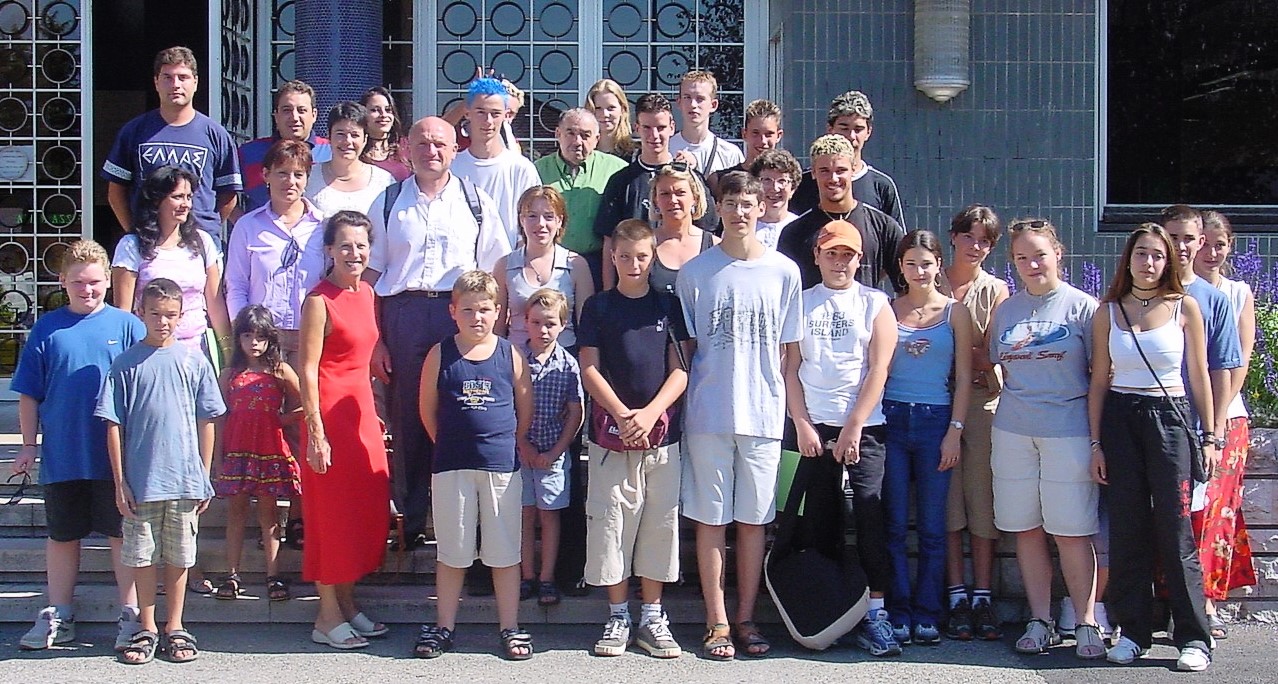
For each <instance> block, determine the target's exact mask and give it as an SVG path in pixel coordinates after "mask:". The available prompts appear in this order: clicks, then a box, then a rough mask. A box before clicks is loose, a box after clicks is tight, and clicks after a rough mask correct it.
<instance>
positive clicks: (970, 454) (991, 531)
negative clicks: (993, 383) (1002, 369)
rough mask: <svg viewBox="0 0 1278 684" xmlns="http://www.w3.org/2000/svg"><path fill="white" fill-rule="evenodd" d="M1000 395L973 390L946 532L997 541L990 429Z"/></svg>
mask: <svg viewBox="0 0 1278 684" xmlns="http://www.w3.org/2000/svg"><path fill="white" fill-rule="evenodd" d="M996 408H998V395H997V394H995V395H993V396H990V395H989V394H988V393H987V392H986V390H985V389H984V388H981V387H975V386H974V387H972V402H971V404H970V405H969V407H968V410H967V417H966V418H964V419H963V441H962V445H963V455H962V458H960V459H959V462H958V465H955V466H954V469H953V470H951V471H950V472H951V475H950V498H949V501H948V503H947V504H946V530H948V531H950V532H958V531H959V530H967V531H968V532H969V533H971V534H973V535H975V536H977V537H980V538H982V539H998V528H997V527H995V526H994V472H993V470H991V468H990V452H991V451H992V449H993V446H992V445H991V444H990V428H991V426H992V425H993V423H994V410H995V409H996Z"/></svg>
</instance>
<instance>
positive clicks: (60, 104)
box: [40, 97, 76, 132]
mask: <svg viewBox="0 0 1278 684" xmlns="http://www.w3.org/2000/svg"><path fill="white" fill-rule="evenodd" d="M75 114H76V112H75V103H74V102H72V101H70V100H68V99H67V98H65V97H54V98H50V99H49V100H48V101H46V102H45V103H44V106H43V107H41V108H40V118H41V119H42V120H43V121H44V125H46V126H48V127H49V129H50V130H53V131H58V132H62V131H66V130H69V129H70V128H71V127H72V126H74V125H75Z"/></svg>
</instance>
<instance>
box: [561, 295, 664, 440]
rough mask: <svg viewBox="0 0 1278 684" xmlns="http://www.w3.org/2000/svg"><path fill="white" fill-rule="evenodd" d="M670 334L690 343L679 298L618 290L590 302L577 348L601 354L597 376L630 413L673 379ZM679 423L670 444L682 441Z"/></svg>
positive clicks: (578, 328) (644, 403) (593, 298)
mask: <svg viewBox="0 0 1278 684" xmlns="http://www.w3.org/2000/svg"><path fill="white" fill-rule="evenodd" d="M671 330H673V331H674V338H675V339H676V340H686V339H688V330H687V327H686V325H685V324H684V320H683V311H682V309H680V307H679V299H678V298H677V297H675V296H673V295H669V294H666V293H664V292H657V291H656V290H655V289H649V290H648V294H646V295H644V296H642V297H638V298H635V299H631V298H630V297H627V296H625V295H623V294H621V293H620V292H618V291H617V290H616V289H615V288H614V289H611V290H605V291H604V292H600V293H598V294H596V295H594V296H593V297H591V298H590V299H588V300H586V305H585V307H584V308H583V309H582V312H581V322H580V323H578V325H577V343H578V344H580V345H581V346H582V347H594V348H596V349H598V350H599V371H600V372H601V373H602V374H603V376H604V379H605V380H607V381H608V384H609V385H611V386H612V390H613V391H614V392H616V393H617V398H618V399H620V400H621V403H623V404H625V405H626V406H628V407H630V408H641V407H643V406H647V405H648V402H650V401H652V400H653V399H654V398H655V397H656V396H657V392H659V391H660V390H661V386H662V385H663V384H665V382H666V376H667V375H669V372H670V368H669V367H668V366H667V364H666V361H667V356H666V350H667V349H668V344H669V342H670V331H671ZM678 405H679V403H678V402H676V403H675V404H674V406H676V407H677V406H678ZM679 422H680V421H678V420H677V419H676V420H675V421H673V423H672V424H671V425H670V432H669V435H668V436H667V438H666V440H667V441H666V443H667V444H672V443H674V442H677V441H679Z"/></svg>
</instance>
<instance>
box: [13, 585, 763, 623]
mask: <svg viewBox="0 0 1278 684" xmlns="http://www.w3.org/2000/svg"><path fill="white" fill-rule="evenodd" d="M43 591H44V585H42V584H36V583H17V584H8V583H6V584H0V622H27V621H29V620H32V619H34V616H35V614H36V613H37V612H39V610H40V609H41V608H43V607H44V606H45V605H46V603H45V599H44V596H43ZM293 592H294V596H295V598H293V599H292V600H290V601H275V602H272V601H267V600H265V599H264V597H263V596H264V594H263V592H261V591H259V590H258V588H257V587H249V593H250V594H253V595H252V596H248V595H246V596H243V597H241V598H239V599H237V600H235V601H219V600H217V599H214V598H211V597H207V596H193V595H191V594H188V595H187V599H186V607H185V611H184V615H183V621H184V622H190V623H195V624H199V623H210V622H221V623H226V622H233V623H239V622H243V623H258V624H262V623H274V624H309V623H311V622H313V621H314V620H315V611H316V608H317V606H318V599H317V598H316V597H315V596H314V594H313V590H312V588H311V587H310V586H309V585H303V584H296V585H294V587H293ZM356 594H357V596H358V597H359V599H360V603H361V604H362V606H363V608H364V610H365V611H366V612H367V613H368V614H369V615H372V616H374V617H375V618H376V619H378V620H381V621H383V622H386V623H390V624H408V625H412V624H418V623H422V622H430V621H433V620H434V619H435V607H436V601H437V599H436V597H435V588H434V587H433V586H409V585H402V584H397V585H389V586H366V585H363V584H361V585H360V586H359V587H358V588H357V589H356ZM663 602H664V603H665V605H666V610H667V612H668V613H669V615H670V618H671V620H672V621H673V622H675V623H676V624H702V623H704V621H705V620H704V607H703V604H702V603H701V593H700V591H699V590H698V589H697V588H696V587H688V586H670V587H668V588H667V590H666V592H665V596H664V600H663ZM729 605H732V597H729ZM157 610H159V611H160V614H163V610H164V597H162V596H161V597H158V599H157ZM607 612H608V605H607V598H606V596H605V594H604V592H603V590H601V589H593V590H592V591H591V595H590V596H584V597H571V596H565V597H564V598H563V601H562V602H561V603H560V604H559V605H558V606H554V607H551V608H543V607H541V606H538V605H537V602H536V601H535V600H528V601H522V602H520V604H519V621H520V623H521V624H523V625H525V626H529V627H531V626H534V625H538V624H595V623H599V624H602V623H603V619H604V618H605V617H606V616H607ZM118 615H119V606H118V605H117V597H116V591H115V587H114V585H107V584H86V585H81V586H79V587H77V588H76V621H77V622H114V621H115V619H116V617H117V616H118ZM757 615H758V617H757V620H758V621H759V622H764V623H778V622H780V618H779V617H778V614H777V612H776V609H775V608H774V607H773V605H772V603H771V601H770V599H769V598H768V596H767V593H766V592H764V593H763V594H761V595H760V597H759V603H758V610H757ZM458 621H459V622H461V623H465V624H482V625H495V624H497V602H496V599H494V598H492V597H482V598H471V597H468V596H463V597H462V607H461V610H460V612H459V613H458ZM400 633H401V634H402V633H403V632H402V631H401V632H400Z"/></svg>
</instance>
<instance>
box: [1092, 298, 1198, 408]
mask: <svg viewBox="0 0 1278 684" xmlns="http://www.w3.org/2000/svg"><path fill="white" fill-rule="evenodd" d="M1182 301H1184V300H1183V299H1178V300H1176V305H1175V307H1174V308H1173V309H1172V315H1171V318H1170V319H1168V320H1167V322H1166V323H1164V324H1162V325H1160V326H1158V327H1157V328H1153V329H1151V330H1142V331H1140V332H1138V333H1135V335H1136V337H1137V338H1138V339H1139V340H1140V348H1141V349H1143V350H1144V351H1145V358H1147V359H1149V366H1146V365H1145V361H1144V360H1143V359H1142V358H1141V355H1140V352H1139V351H1138V350H1137V349H1136V343H1135V341H1134V340H1133V339H1132V334H1133V333H1132V332H1131V331H1130V330H1123V329H1121V328H1119V327H1118V321H1119V319H1121V318H1122V317H1123V313H1122V312H1121V311H1119V309H1118V304H1117V303H1116V302H1110V304H1109V357H1110V361H1111V362H1112V363H1113V364H1114V379H1113V381H1112V382H1111V385H1110V386H1111V387H1113V388H1114V391H1116V392H1125V393H1127V394H1148V395H1151V396H1161V395H1162V393H1163V391H1162V390H1161V389H1159V387H1158V383H1159V381H1161V382H1162V386H1163V387H1166V388H1167V393H1168V394H1170V395H1172V396H1184V394H1185V387H1184V381H1183V380H1181V375H1180V371H1181V367H1182V365H1183V364H1184V361H1185V330H1184V328H1183V327H1181V323H1180V305H1181V302H1182ZM1151 366H1152V367H1153V370H1154V374H1151V373H1150V367H1151ZM1155 375H1156V376H1157V380H1155Z"/></svg>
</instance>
